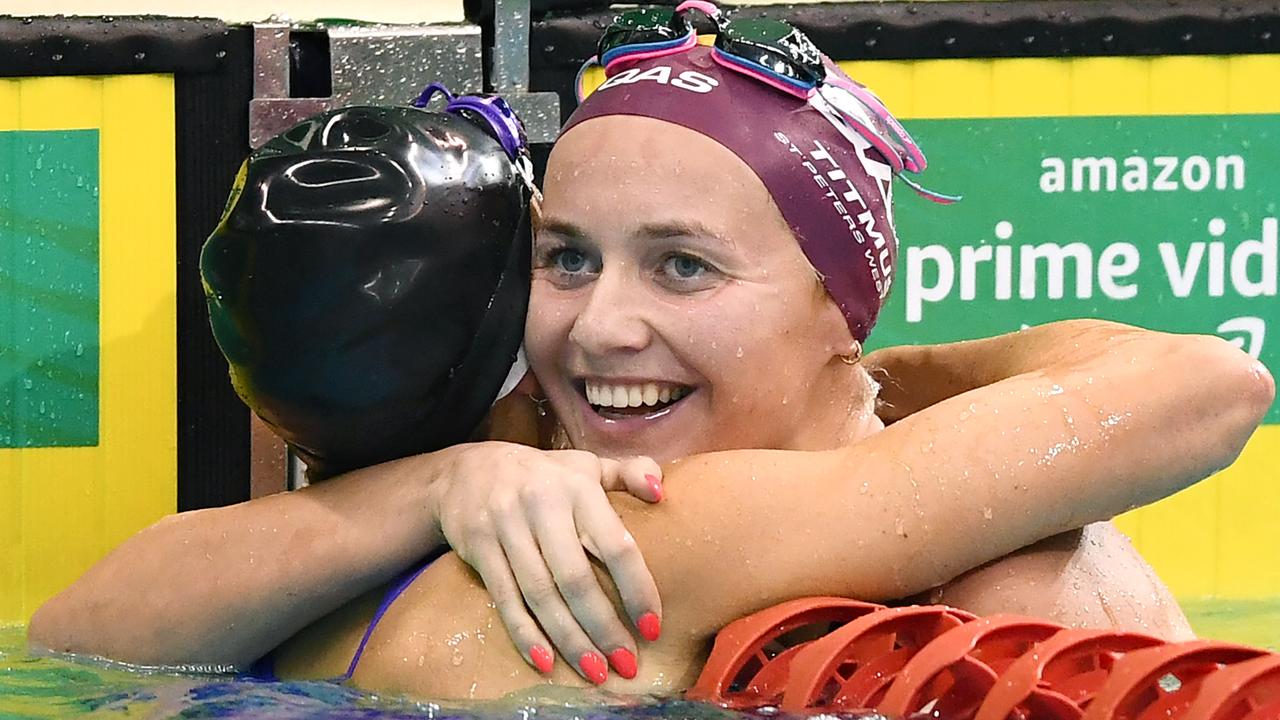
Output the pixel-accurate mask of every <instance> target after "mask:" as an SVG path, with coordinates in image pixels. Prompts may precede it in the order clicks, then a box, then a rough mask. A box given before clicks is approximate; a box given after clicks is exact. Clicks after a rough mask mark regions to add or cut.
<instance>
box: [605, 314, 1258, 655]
mask: <svg viewBox="0 0 1280 720" xmlns="http://www.w3.org/2000/svg"><path fill="white" fill-rule="evenodd" d="M1273 395H1274V387H1273V385H1272V383H1271V380H1270V377H1269V376H1268V375H1267V374H1266V372H1265V370H1263V369H1261V367H1260V366H1259V365H1257V363H1255V362H1254V361H1252V360H1250V359H1249V358H1248V357H1247V356H1244V355H1243V354H1242V353H1240V352H1239V351H1237V350H1235V349H1234V348H1231V347H1230V346H1229V345H1228V344H1227V343H1225V342H1223V341H1221V340H1218V339H1216V338H1208V337H1187V336H1165V335H1159V334H1155V333H1141V334H1135V335H1132V336H1130V337H1129V338H1128V339H1126V340H1124V341H1123V342H1121V343H1118V344H1112V345H1110V346H1109V348H1108V351H1107V352H1105V353H1099V354H1096V355H1095V356H1094V357H1089V358H1085V359H1079V360H1072V361H1066V360H1064V361H1063V362H1062V363H1060V364H1059V365H1058V366H1057V367H1056V369H1055V370H1054V371H1053V372H1047V373H1039V372H1038V373H1029V374H1023V375H1019V376H1016V377H1013V378H1010V379H1008V380H1004V381H1001V382H998V383H995V384H993V385H990V386H987V387H985V388H983V389H981V390H978V391H974V392H970V393H967V394H963V395H960V396H957V397H954V398H951V399H949V400H946V401H943V402H942V403H939V404H938V405H937V406H936V407H934V408H931V409H929V410H928V411H926V412H922V413H919V414H918V415H916V416H913V417H911V418H908V419H907V420H904V421H903V422H901V423H898V424H896V425H894V426H891V427H889V428H888V429H886V430H885V431H883V432H881V433H878V434H877V435H875V436H873V437H872V438H870V439H868V440H865V441H863V442H861V443H859V444H857V445H855V446H853V447H850V448H845V449H842V450H838V451H830V452H825V453H785V452H763V451H744V452H734V453H721V454H717V455H709V456H702V457H699V458H692V459H690V460H689V461H687V462H682V463H680V464H678V465H677V466H676V467H674V468H670V469H669V470H668V472H667V473H666V480H665V483H666V488H667V499H666V500H665V501H664V502H663V503H662V504H661V505H658V506H654V507H643V506H640V505H638V504H637V503H633V502H630V501H629V500H627V499H626V498H618V499H617V503H616V504H618V505H619V506H621V507H623V508H624V513H625V514H624V521H625V522H626V524H627V526H628V527H629V528H630V529H631V530H632V532H633V534H634V535H635V537H636V540H637V541H638V542H639V543H640V545H641V548H642V549H643V551H644V553H645V557H646V558H647V559H648V560H649V562H650V567H651V569H653V570H654V576H655V579H656V580H657V581H658V583H659V588H660V589H661V590H662V591H663V592H664V596H665V595H667V593H671V592H673V590H674V589H675V588H680V589H681V592H680V593H679V595H680V597H681V602H680V603H678V604H677V603H672V604H671V605H670V606H669V612H670V613H684V612H685V611H686V610H687V611H688V613H689V614H688V615H686V616H684V617H683V619H682V620H680V621H679V622H682V623H687V624H688V627H689V628H690V629H693V630H696V631H700V632H706V631H709V630H711V629H714V628H715V627H718V626H719V624H722V623H723V622H727V621H728V620H731V619H733V618H734V617H738V616H740V615H742V614H745V613H747V612H751V611H752V610H754V609H757V608H759V607H763V606H765V605H768V604H770V603H773V602H777V601H779V600H783V599H787V598H790V597H796V596H800V595H807V594H840V595H848V596H852V597H859V598H862V599H868V600H887V599H891V598H896V597H902V596H904V595H908V594H912V593H915V592H919V591H921V590H924V589H927V588H930V587H934V586H936V585H938V584H941V583H943V582H946V581H948V580H950V579H952V578H954V577H956V576H957V575H959V574H960V573H962V572H964V571H966V570H969V569H971V568H973V567H976V566H978V565H980V564H982V563H985V562H988V561H990V560H993V559H995V558H998V557H1003V556H1004V555H1007V554H1008V553H1010V552H1013V551H1015V550H1017V549H1019V548H1022V547H1025V546H1026V545H1029V544H1031V543H1034V542H1036V541H1039V540H1041V539H1043V538H1046V537H1049V536H1052V535H1056V534H1058V533H1060V532H1064V531H1067V530H1071V529H1075V528H1079V527H1082V526H1083V525H1085V524H1087V523H1090V522H1095V521H1099V520H1105V519H1109V518H1111V517H1113V516H1114V515H1117V514H1119V513H1121V512H1123V511H1125V510H1128V509H1131V508H1133V507H1136V506H1139V505H1143V504H1146V503H1149V502H1153V501H1155V500H1157V499H1159V498H1162V497H1165V496H1167V495H1169V494H1172V493H1174V492H1177V491H1178V490H1181V489H1183V488H1184V487H1186V486H1188V485H1190V484H1192V483H1194V482H1196V481H1198V480H1200V479H1201V478H1203V477H1205V476H1207V475H1209V474H1211V473H1212V472H1214V471H1216V470H1218V469H1220V468H1222V467H1224V466H1225V465H1227V464H1229V463H1230V462H1231V460H1232V459H1234V457H1235V456H1236V455H1237V454H1238V453H1239V451H1240V449H1241V448H1242V447H1243V445H1244V442H1245V441H1246V440H1247V438H1248V437H1249V435H1250V434H1251V433H1252V431H1253V429H1254V428H1255V427H1256V426H1257V423H1258V422H1259V421H1260V420H1261V417H1262V416H1263V415H1264V414H1265V412H1266V410H1267V408H1268V407H1269V405H1270V403H1271V400H1272V398H1273ZM744 486H745V487H749V488H750V490H749V491H747V490H744V489H743V488H744ZM726 499H727V500H726ZM746 577H751V578H753V581H752V583H753V585H755V587H754V588H752V590H753V592H746V591H744V588H743V583H742V581H743V579H744V578H746ZM730 586H732V587H735V588H738V590H737V591H735V592H733V593H726V592H713V591H711V589H712V588H721V587H730ZM691 587H698V588H706V589H707V591H704V592H690V588H691Z"/></svg>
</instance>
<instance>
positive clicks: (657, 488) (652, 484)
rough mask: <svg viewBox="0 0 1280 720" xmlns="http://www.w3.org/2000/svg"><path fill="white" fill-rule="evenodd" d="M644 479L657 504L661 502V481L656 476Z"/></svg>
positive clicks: (647, 476)
mask: <svg viewBox="0 0 1280 720" xmlns="http://www.w3.org/2000/svg"><path fill="white" fill-rule="evenodd" d="M644 479H645V480H646V481H648V483H649V490H651V491H652V492H653V496H654V497H655V498H657V501H658V502H662V481H661V480H659V479H658V476H657V475H645V476H644Z"/></svg>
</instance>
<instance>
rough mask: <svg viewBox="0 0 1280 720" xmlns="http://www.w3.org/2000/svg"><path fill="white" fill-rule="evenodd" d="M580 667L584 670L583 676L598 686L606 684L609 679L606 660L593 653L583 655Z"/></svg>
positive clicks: (580, 659)
mask: <svg viewBox="0 0 1280 720" xmlns="http://www.w3.org/2000/svg"><path fill="white" fill-rule="evenodd" d="M578 667H580V668H582V674H583V675H586V676H587V679H588V680H590V681H591V682H593V683H595V684H596V685H602V684H604V681H605V680H607V679H608V678H609V668H607V667H606V666H605V664H604V658H602V657H600V656H599V655H597V654H595V653H593V652H586V653H582V657H581V658H579V659H578Z"/></svg>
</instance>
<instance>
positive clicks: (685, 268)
mask: <svg viewBox="0 0 1280 720" xmlns="http://www.w3.org/2000/svg"><path fill="white" fill-rule="evenodd" d="M710 270H712V268H710V266H709V265H708V264H707V263H704V261H703V260H701V259H700V258H695V256H692V255H685V254H684V252H677V254H673V255H668V256H667V258H666V259H664V260H663V261H662V272H663V274H666V275H667V277H669V278H672V279H676V281H692V279H698V278H700V277H703V275H704V274H707V273H709V272H710Z"/></svg>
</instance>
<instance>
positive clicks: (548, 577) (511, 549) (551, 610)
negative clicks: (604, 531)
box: [498, 512, 609, 685]
mask: <svg viewBox="0 0 1280 720" xmlns="http://www.w3.org/2000/svg"><path fill="white" fill-rule="evenodd" d="M568 516H569V513H568V512H565V513H564V514H562V515H561V518H564V517H568ZM518 520H523V518H520V519H516V518H512V519H510V521H504V522H501V523H499V524H498V537H499V540H500V541H501V542H502V550H503V552H504V553H505V555H506V558H507V561H508V563H509V565H510V567H511V570H512V572H513V574H514V576H515V579H516V582H517V583H518V584H519V587H520V594H521V595H522V596H523V597H524V601H525V604H526V605H528V607H529V610H530V611H531V612H532V613H533V616H534V617H535V618H537V621H538V624H539V625H541V626H542V630H543V631H544V632H545V633H546V635H547V636H548V637H549V638H551V642H552V644H554V645H555V647H556V648H557V649H558V650H559V651H560V654H561V655H563V656H564V657H565V658H567V659H568V662H569V664H570V665H572V666H573V667H574V669H575V670H577V671H578V674H580V675H582V677H584V678H586V679H587V680H588V681H590V682H592V683H594V684H596V685H599V684H601V683H603V682H604V681H605V680H606V679H608V677H609V671H608V668H607V667H606V666H605V661H604V656H603V655H602V654H600V652H599V650H597V649H596V647H595V646H594V645H592V644H591V638H589V637H588V636H587V634H586V633H585V632H584V631H583V630H582V627H581V626H579V625H578V622H577V621H576V620H575V619H574V617H573V613H572V612H571V611H570V610H569V606H568V605H566V604H565V601H564V598H563V597H561V595H560V591H559V589H558V587H557V586H556V581H555V578H554V577H553V576H552V574H551V571H550V569H548V568H547V564H546V561H545V560H544V559H543V557H542V552H541V550H539V549H538V545H537V542H536V541H535V540H534V537H533V533H532V531H531V530H530V529H529V527H528V526H527V525H525V524H524V523H523V522H522V521H518Z"/></svg>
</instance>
